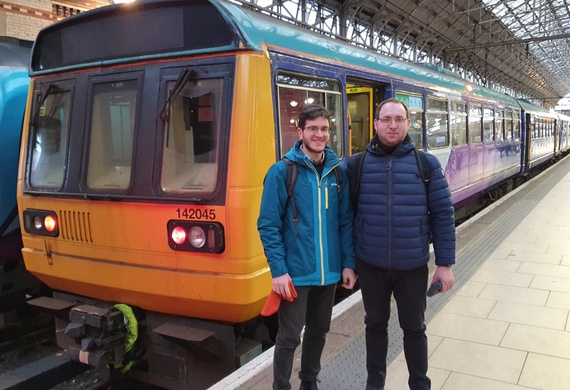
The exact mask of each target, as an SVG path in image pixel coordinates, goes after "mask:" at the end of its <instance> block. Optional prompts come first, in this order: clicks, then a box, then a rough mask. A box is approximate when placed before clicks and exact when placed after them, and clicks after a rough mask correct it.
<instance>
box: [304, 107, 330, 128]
mask: <svg viewBox="0 0 570 390" xmlns="http://www.w3.org/2000/svg"><path fill="white" fill-rule="evenodd" d="M320 117H325V118H327V120H328V121H329V123H330V121H331V113H330V112H329V110H327V109H326V108H325V107H323V106H321V105H320V104H309V105H307V106H305V107H303V110H302V111H301V113H300V114H299V122H298V124H297V125H298V126H299V128H300V129H304V128H305V123H307V121H308V120H311V119H315V118H320Z"/></svg>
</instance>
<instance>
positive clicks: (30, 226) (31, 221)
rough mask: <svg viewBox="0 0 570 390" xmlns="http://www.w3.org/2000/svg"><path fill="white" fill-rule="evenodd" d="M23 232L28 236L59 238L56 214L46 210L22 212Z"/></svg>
mask: <svg viewBox="0 0 570 390" xmlns="http://www.w3.org/2000/svg"><path fill="white" fill-rule="evenodd" d="M24 230H25V231H26V233H29V234H37V235H41V236H50V237H57V236H59V224H58V219H57V214H56V213H55V212H54V211H48V210H34V209H27V210H24Z"/></svg>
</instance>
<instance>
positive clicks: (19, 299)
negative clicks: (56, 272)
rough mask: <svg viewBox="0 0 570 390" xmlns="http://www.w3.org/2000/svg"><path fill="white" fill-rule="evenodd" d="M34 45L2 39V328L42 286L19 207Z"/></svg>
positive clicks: (9, 38)
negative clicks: (29, 256)
mask: <svg viewBox="0 0 570 390" xmlns="http://www.w3.org/2000/svg"><path fill="white" fill-rule="evenodd" d="M31 47H32V42H31V41H26V40H21V39H17V38H13V37H8V36H2V37H0V328H1V327H4V326H7V325H10V324H12V323H13V322H14V321H16V319H17V317H18V315H19V314H21V313H19V312H18V311H19V309H20V308H21V307H22V303H23V302H24V301H25V300H26V299H27V296H30V295H34V294H37V293H39V292H40V291H41V288H42V285H41V283H40V282H39V280H37V279H36V278H35V277H34V276H33V275H32V274H30V273H28V272H27V271H26V268H25V265H24V261H23V258H22V238H21V233H20V224H19V219H18V211H17V207H16V184H17V178H18V151H19V149H20V134H21V131H22V121H23V119H24V110H25V107H26V101H27V96H28V87H29V82H30V81H29V80H30V79H29V77H28V63H29V60H30V54H31Z"/></svg>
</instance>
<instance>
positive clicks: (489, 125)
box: [483, 108, 495, 143]
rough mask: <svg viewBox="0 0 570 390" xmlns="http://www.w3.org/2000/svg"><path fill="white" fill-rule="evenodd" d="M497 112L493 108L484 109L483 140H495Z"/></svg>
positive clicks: (488, 141) (486, 141)
mask: <svg viewBox="0 0 570 390" xmlns="http://www.w3.org/2000/svg"><path fill="white" fill-rule="evenodd" d="M494 117H495V113H494V110H493V109H490V108H484V109H483V142H485V143H490V142H493V141H494V140H495V135H494V131H493V125H494Z"/></svg>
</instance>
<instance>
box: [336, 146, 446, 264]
mask: <svg viewBox="0 0 570 390" xmlns="http://www.w3.org/2000/svg"><path fill="white" fill-rule="evenodd" d="M414 147H415V145H414V142H413V141H412V139H411V138H410V137H409V136H407V137H406V139H405V140H404V141H403V142H402V143H401V144H400V145H398V147H397V148H396V150H395V151H394V152H393V153H392V154H386V153H385V152H384V151H383V150H382V149H381V148H380V145H379V140H378V138H377V136H375V137H374V138H373V139H372V141H371V142H370V144H369V145H368V149H367V150H368V153H366V156H365V159H364V162H363V166H362V173H361V179H360V190H359V193H358V209H357V212H356V214H355V216H354V229H353V231H354V246H355V248H354V249H355V255H356V258H358V259H360V260H362V261H364V262H365V263H368V264H371V265H373V266H376V267H380V268H384V269H396V270H410V269H414V268H418V267H420V266H422V265H424V264H427V263H428V261H429V244H430V240H431V241H432V243H433V247H434V251H435V262H436V264H437V265H448V264H454V263H455V218H454V211H453V204H452V202H451V196H450V191H449V186H448V184H447V180H446V179H445V176H444V172H443V169H442V168H441V164H440V163H439V160H438V159H437V158H436V157H435V156H434V155H432V154H429V153H427V154H426V157H427V161H428V165H429V168H430V182H429V185H428V186H427V188H426V185H425V184H424V183H423V181H422V180H421V178H420V173H419V169H418V164H417V162H416V158H415V156H414V153H413V151H412V150H413V148H414ZM354 165H355V158H354V157H349V158H348V159H347V168H348V175H349V181H350V184H351V185H354V183H355V171H356V168H355V166H354Z"/></svg>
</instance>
